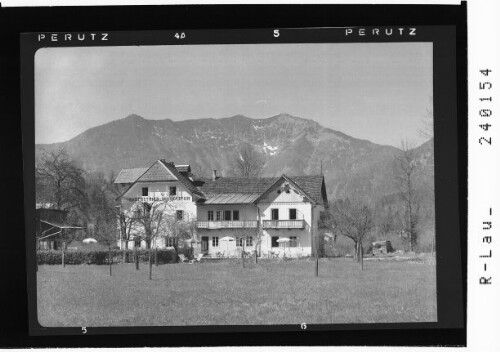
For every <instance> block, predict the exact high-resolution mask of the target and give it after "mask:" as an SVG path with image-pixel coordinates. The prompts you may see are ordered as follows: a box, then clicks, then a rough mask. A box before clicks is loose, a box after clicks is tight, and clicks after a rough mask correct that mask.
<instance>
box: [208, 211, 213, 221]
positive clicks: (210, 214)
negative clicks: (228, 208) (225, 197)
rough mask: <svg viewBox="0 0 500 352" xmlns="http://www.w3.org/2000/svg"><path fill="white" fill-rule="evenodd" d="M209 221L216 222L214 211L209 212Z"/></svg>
mask: <svg viewBox="0 0 500 352" xmlns="http://www.w3.org/2000/svg"><path fill="white" fill-rule="evenodd" d="M208 221H214V211H213V210H209V211H208Z"/></svg>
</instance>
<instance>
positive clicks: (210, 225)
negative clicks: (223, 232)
mask: <svg viewBox="0 0 500 352" xmlns="http://www.w3.org/2000/svg"><path fill="white" fill-rule="evenodd" d="M196 227H197V228H199V229H208V230H217V229H255V228H257V221H256V220H235V221H197V222H196Z"/></svg>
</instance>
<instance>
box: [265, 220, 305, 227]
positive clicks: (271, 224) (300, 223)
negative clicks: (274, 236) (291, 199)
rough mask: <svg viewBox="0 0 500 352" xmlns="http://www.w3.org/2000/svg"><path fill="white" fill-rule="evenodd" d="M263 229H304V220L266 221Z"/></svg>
mask: <svg viewBox="0 0 500 352" xmlns="http://www.w3.org/2000/svg"><path fill="white" fill-rule="evenodd" d="M262 227H263V228H265V229H303V228H304V227H305V223H304V220H264V221H263V222H262Z"/></svg>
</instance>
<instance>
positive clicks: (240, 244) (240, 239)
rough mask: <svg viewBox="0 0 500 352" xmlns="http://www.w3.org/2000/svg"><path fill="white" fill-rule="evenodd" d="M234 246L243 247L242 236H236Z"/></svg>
mask: <svg viewBox="0 0 500 352" xmlns="http://www.w3.org/2000/svg"><path fill="white" fill-rule="evenodd" d="M236 247H243V237H238V238H236Z"/></svg>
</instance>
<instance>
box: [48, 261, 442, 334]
mask: <svg viewBox="0 0 500 352" xmlns="http://www.w3.org/2000/svg"><path fill="white" fill-rule="evenodd" d="M108 270H109V269H108V266H106V265H103V266H97V265H78V266H66V267H65V268H62V267H61V266H51V265H42V266H40V268H39V271H38V317H39V322H40V324H41V325H42V326H45V327H52V326H57V327H60V326H77V327H79V326H87V327H97V326H151V325H160V326H175V325H219V324H220V325H238V324H243V325H253V324H257V325H264V324H300V323H303V322H305V323H307V324H336V323H382V322H430V321H437V305H436V274H435V265H434V264H428V263H424V264H416V263H413V262H393V261H380V262H378V261H366V262H365V267H364V270H363V271H361V270H360V269H359V266H358V265H357V264H355V263H353V261H352V260H350V259H345V258H337V259H330V260H328V259H321V260H320V271H319V277H314V262H313V261H308V260H300V261H299V260H296V261H287V262H265V261H260V262H259V263H258V264H257V265H256V264H253V263H252V264H250V265H247V267H246V268H245V269H243V268H242V266H241V264H240V265H236V264H234V263H227V262H221V263H201V264H199V263H198V264H192V265H190V264H167V265H160V266H158V267H153V280H151V281H150V280H149V278H148V267H147V265H141V268H140V270H139V271H136V270H135V268H134V266H133V264H120V265H114V266H113V276H112V277H110V276H109V273H108Z"/></svg>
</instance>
